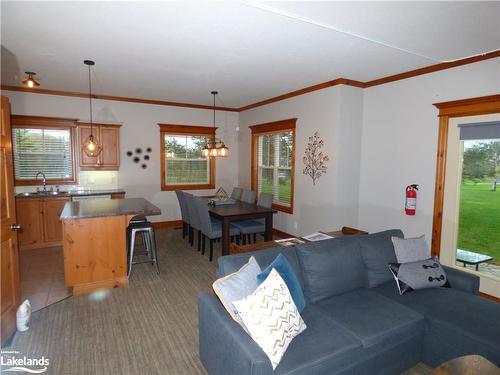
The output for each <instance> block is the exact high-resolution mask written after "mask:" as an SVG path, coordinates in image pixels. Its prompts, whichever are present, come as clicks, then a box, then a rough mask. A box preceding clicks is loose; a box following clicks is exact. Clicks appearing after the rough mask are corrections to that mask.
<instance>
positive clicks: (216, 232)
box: [194, 199, 240, 262]
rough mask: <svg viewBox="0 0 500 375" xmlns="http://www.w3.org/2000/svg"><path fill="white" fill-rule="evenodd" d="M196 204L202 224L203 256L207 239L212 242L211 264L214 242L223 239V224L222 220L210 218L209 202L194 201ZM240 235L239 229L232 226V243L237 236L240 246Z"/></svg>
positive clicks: (230, 231) (230, 230)
mask: <svg viewBox="0 0 500 375" xmlns="http://www.w3.org/2000/svg"><path fill="white" fill-rule="evenodd" d="M194 204H195V206H196V210H197V212H198V215H199V218H200V224H201V232H202V254H205V238H208V239H209V240H210V253H209V257H208V259H209V260H210V262H211V261H212V259H213V256H214V241H215V240H216V239H219V238H221V237H222V223H221V222H220V220H216V219H213V218H211V217H210V213H209V212H208V205H207V202H205V201H203V200H201V199H194ZM239 234H240V231H239V229H238V228H236V227H235V226H234V225H233V224H231V226H230V228H229V235H230V237H231V241H232V240H233V239H234V237H235V236H236V242H237V243H238V244H239Z"/></svg>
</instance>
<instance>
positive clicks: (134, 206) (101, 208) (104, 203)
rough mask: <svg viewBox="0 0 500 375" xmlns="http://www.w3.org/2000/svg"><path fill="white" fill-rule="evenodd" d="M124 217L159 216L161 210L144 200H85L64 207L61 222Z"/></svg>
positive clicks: (69, 203)
mask: <svg viewBox="0 0 500 375" xmlns="http://www.w3.org/2000/svg"><path fill="white" fill-rule="evenodd" d="M125 215H143V216H150V215H161V210H160V209H159V208H158V207H156V206H155V205H154V204H152V203H151V202H149V201H147V200H146V199H144V198H129V199H110V200H91V199H90V200H85V201H80V202H68V203H66V204H65V205H64V209H63V211H62V213H61V220H76V219H89V218H96V217H109V216H125Z"/></svg>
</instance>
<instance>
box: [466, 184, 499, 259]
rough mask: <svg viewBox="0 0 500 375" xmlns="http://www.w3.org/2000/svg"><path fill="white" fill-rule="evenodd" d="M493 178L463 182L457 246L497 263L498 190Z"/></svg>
mask: <svg viewBox="0 0 500 375" xmlns="http://www.w3.org/2000/svg"><path fill="white" fill-rule="evenodd" d="M491 187H492V181H491V179H490V181H484V180H483V181H481V182H473V181H471V180H465V181H463V182H462V188H461V194H460V219H459V232H458V248H459V249H463V250H469V251H473V252H476V253H481V254H487V255H490V256H492V257H493V258H495V259H494V260H493V261H492V262H493V263H495V264H497V265H500V189H498V188H497V191H495V192H493V191H491Z"/></svg>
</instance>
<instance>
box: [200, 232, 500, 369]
mask: <svg viewBox="0 0 500 375" xmlns="http://www.w3.org/2000/svg"><path fill="white" fill-rule="evenodd" d="M391 236H399V237H403V234H402V233H401V231H399V230H390V231H385V232H380V233H374V234H369V235H356V236H348V237H341V238H336V239H331V240H325V241H320V242H315V243H308V244H303V245H298V246H294V247H289V248H273V249H268V250H261V251H257V252H254V253H247V254H238V255H231V256H225V257H221V258H219V269H218V277H221V276H224V275H227V274H230V273H232V272H235V271H237V270H238V269H239V268H240V267H241V266H242V265H243V264H245V263H246V262H247V260H248V258H249V257H250V256H252V255H253V256H254V257H255V258H256V260H257V261H258V263H259V264H260V266H261V268H262V269H264V267H267V266H268V265H269V264H270V263H271V262H272V261H273V260H274V258H275V257H276V256H277V255H278V254H279V253H282V254H283V255H284V256H285V257H286V258H287V259H288V261H289V262H290V264H291V265H292V267H293V269H294V270H295V272H296V274H297V277H298V278H299V281H300V283H301V286H302V289H303V291H304V294H305V296H306V301H307V305H306V308H305V309H304V311H303V312H302V314H301V315H302V317H303V319H304V321H305V323H306V324H307V329H306V330H305V331H304V332H303V333H301V334H300V335H299V336H297V337H296V338H295V339H294V340H293V341H292V343H291V344H290V346H289V348H288V350H287V352H286V353H285V355H284V357H283V359H282V361H281V363H280V364H279V366H278V367H277V368H276V369H275V370H274V372H273V370H272V367H271V363H270V361H269V360H268V358H267V357H266V355H265V354H264V352H263V351H262V350H261V349H260V348H259V347H258V346H257V345H256V344H255V342H254V341H253V340H252V339H251V338H250V336H248V335H247V334H246V333H245V332H244V330H243V329H242V328H241V327H240V326H239V325H238V324H237V323H236V322H234V321H233V320H232V319H231V317H230V316H229V315H228V314H227V313H226V310H225V309H224V307H223V306H222V304H221V303H220V302H219V300H218V299H217V297H216V296H215V295H213V294H209V293H204V294H201V295H200V296H199V299H198V313H199V339H200V357H201V361H202V363H203V365H204V366H205V368H206V370H207V372H208V374H210V375H225V374H227V375H267V374H273V373H274V374H276V375H281V374H287V375H288V374H289V375H292V374H300V375H305V374H370V375H376V374H381V375H382V374H383V375H389V374H399V373H400V372H402V371H404V370H406V369H408V368H410V367H412V366H414V365H415V364H417V363H418V362H420V361H423V362H424V363H426V364H428V365H430V366H433V367H435V366H437V365H439V364H440V363H442V362H444V361H446V360H449V359H451V358H454V357H458V356H462V355H466V354H480V355H482V356H484V357H486V358H487V359H488V360H490V361H491V362H493V363H495V364H496V365H497V366H500V304H498V303H496V302H493V301H489V300H486V299H483V298H481V297H479V296H478V289H479V278H478V277H476V276H474V275H471V274H468V273H465V272H462V271H459V270H456V269H453V268H449V267H444V268H445V270H446V273H447V276H448V280H449V282H450V284H451V288H438V289H426V290H419V291H413V292H410V293H407V294H405V295H403V296H400V295H399V293H398V290H397V287H396V284H395V281H394V279H393V277H392V274H391V273H390V271H389V269H388V267H387V263H389V262H395V261H396V258H395V253H394V248H393V246H392V242H391Z"/></svg>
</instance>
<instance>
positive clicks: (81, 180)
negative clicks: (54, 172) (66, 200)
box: [16, 171, 120, 194]
mask: <svg viewBox="0 0 500 375" xmlns="http://www.w3.org/2000/svg"><path fill="white" fill-rule="evenodd" d="M41 186H42V185H41V182H40V184H38V185H33V186H16V194H19V193H25V192H30V191H34V190H36V188H37V187H41ZM119 187H120V186H119V185H118V171H82V172H80V173H79V174H78V185H59V189H60V190H62V191H69V190H79V189H90V190H104V189H118V188H119ZM50 188H53V190H56V185H49V184H47V190H50Z"/></svg>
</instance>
